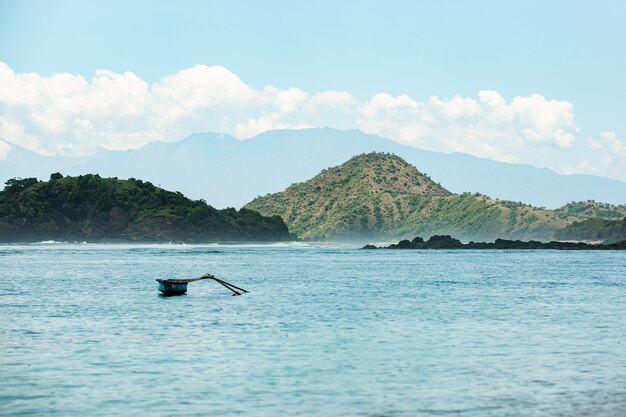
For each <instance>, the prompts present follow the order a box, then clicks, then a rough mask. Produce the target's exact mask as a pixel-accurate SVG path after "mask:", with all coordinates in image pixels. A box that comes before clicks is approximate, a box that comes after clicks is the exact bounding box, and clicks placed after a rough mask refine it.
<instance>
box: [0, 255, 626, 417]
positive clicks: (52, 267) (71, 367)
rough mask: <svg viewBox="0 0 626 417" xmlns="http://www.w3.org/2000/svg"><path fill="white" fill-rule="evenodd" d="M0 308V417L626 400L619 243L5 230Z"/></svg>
mask: <svg viewBox="0 0 626 417" xmlns="http://www.w3.org/2000/svg"><path fill="white" fill-rule="evenodd" d="M205 272H211V273H213V274H215V275H216V276H218V277H221V278H223V279H225V280H227V281H230V282H232V283H234V284H235V285H238V286H241V287H243V288H246V289H248V290H250V293H249V294H246V295H243V296H241V297H232V296H230V295H229V293H228V292H227V291H226V290H225V289H224V288H223V287H221V286H219V285H217V284H215V283H213V282H207V281H203V282H197V283H191V284H189V293H188V295H186V296H181V297H169V298H164V297H159V296H158V295H157V288H156V287H157V284H156V282H155V278H164V277H194V276H198V275H201V274H203V273H205ZM0 317H1V319H2V326H1V327H0V414H2V415H36V416H50V415H58V416H112V415H133V416H172V415H177V416H205V415H215V416H372V417H374V416H379V417H380V416H430V415H434V416H442V415H444V416H446V415H452V416H624V415H626V253H623V252H622V253H619V252H557V251H534V252H533V251H509V252H507V251H475V252H473V251H456V252H455V251H361V250H358V249H356V248H352V247H330V246H306V245H283V246H281V245H278V246H216V245H213V246H121V245H119V246H118V245H111V246H107V245H87V244H83V245H80V244H79V245H67V244H39V245H28V246H0Z"/></svg>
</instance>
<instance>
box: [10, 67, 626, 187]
mask: <svg viewBox="0 0 626 417" xmlns="http://www.w3.org/2000/svg"><path fill="white" fill-rule="evenodd" d="M313 126H317V127H323V126H330V127H337V128H342V129H350V128H356V127H358V128H360V129H361V130H363V131H364V132H366V133H373V134H378V135H381V136H384V137H387V138H389V139H393V140H396V141H398V142H401V143H404V144H406V145H410V146H415V147H421V148H426V149H432V150H438V151H446V152H450V151H457V152H467V153H471V154H474V155H477V156H482V157H487V158H492V159H496V160H500V161H508V162H526V163H531V164H536V165H541V166H549V167H552V168H555V169H560V170H561V171H562V172H593V173H603V175H611V176H613V177H616V178H621V179H625V180H626V174H625V173H621V169H620V166H621V167H623V166H625V164H624V162H626V161H625V158H626V156H625V155H626V146H625V145H624V142H622V141H621V140H620V139H618V138H617V135H616V134H615V133H613V132H602V133H601V134H600V135H599V136H598V137H596V138H593V139H592V138H589V139H585V140H580V139H578V138H577V136H578V134H579V129H578V127H577V125H576V120H575V116H574V106H573V105H572V104H571V103H569V102H567V101H561V100H554V99H546V98H545V97H544V96H542V95H540V94H532V95H530V96H527V97H515V98H513V99H512V100H511V101H508V102H507V100H506V99H505V98H504V97H503V96H502V95H501V94H500V93H498V92H497V91H492V90H483V91H479V92H478V95H477V97H462V96H458V95H457V96H454V97H452V98H442V97H437V96H432V97H428V98H426V99H422V100H419V99H416V98H414V97H409V96H407V95H399V96H393V95H390V94H387V93H384V92H381V93H378V94H375V95H373V96H372V97H371V98H369V100H366V101H363V102H362V101H360V100H359V99H358V98H356V97H355V96H353V95H352V94H350V93H348V92H346V91H322V92H317V93H313V94H311V93H309V92H306V91H303V90H301V89H299V88H296V87H291V88H288V89H283V90H281V89H278V88H276V87H273V86H265V87H263V88H253V87H251V86H249V85H247V84H246V83H245V82H243V81H242V80H241V79H240V78H239V77H238V76H237V75H236V74H234V73H232V72H231V71H229V70H228V69H226V68H224V67H222V66H206V65H196V66H194V67H191V68H186V69H182V70H180V71H178V72H176V73H174V74H171V75H168V76H166V77H163V78H162V79H160V80H158V81H157V82H154V83H152V84H149V83H147V82H145V81H144V80H142V79H141V78H140V77H138V76H137V75H136V74H134V73H132V72H124V73H116V72H112V71H108V70H98V71H96V72H95V74H94V76H93V77H92V78H91V79H86V78H84V77H83V76H81V75H77V74H68V73H59V74H52V75H50V76H41V75H39V74H36V73H16V72H14V71H13V70H12V69H11V68H10V67H9V66H8V65H6V64H5V63H2V62H0V138H2V139H4V140H5V141H7V142H8V143H13V144H17V145H20V146H23V147H25V148H28V149H31V150H34V151H36V152H39V153H42V154H86V153H89V152H91V151H93V150H94V149H96V148H97V147H99V146H101V147H104V148H107V149H120V150H122V149H129V148H138V147H140V146H142V145H144V144H146V143H148V142H151V141H155V140H165V141H172V140H179V139H181V138H183V137H185V136H187V135H189V134H191V133H193V132H206V131H214V132H222V133H230V134H233V135H235V136H237V137H239V138H240V139H246V138H249V137H252V136H254V135H256V134H258V133H261V132H264V131H267V130H272V129H285V128H290V129H301V128H307V127H313ZM7 146H9V145H8V144H6V143H5V144H4V145H1V144H0V157H3V158H6V154H7V152H8V150H7V149H10V148H7Z"/></svg>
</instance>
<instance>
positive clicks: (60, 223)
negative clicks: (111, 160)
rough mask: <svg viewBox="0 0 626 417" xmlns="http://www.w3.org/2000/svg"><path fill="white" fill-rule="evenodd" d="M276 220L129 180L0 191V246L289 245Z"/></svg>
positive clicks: (34, 184)
mask: <svg viewBox="0 0 626 417" xmlns="http://www.w3.org/2000/svg"><path fill="white" fill-rule="evenodd" d="M292 237H293V236H291V235H290V234H289V232H288V230H287V226H286V225H285V224H284V222H283V221H282V219H281V218H280V217H278V216H272V217H264V216H262V215H260V214H259V213H257V212H255V211H253V210H250V209H241V210H239V211H237V210H235V209H224V210H217V209H215V208H213V207H211V206H210V205H208V204H206V202H205V201H203V200H198V201H193V200H190V199H188V198H186V197H185V196H184V195H182V194H181V193H179V192H172V191H166V190H163V189H161V188H159V187H156V186H154V185H153V184H151V183H150V182H143V181H141V180H137V179H134V178H131V179H128V180H119V179H117V178H101V177H100V176H98V175H91V174H89V175H81V176H78V177H63V176H62V175H61V174H52V175H51V176H50V180H49V181H47V182H43V181H38V180H37V179H36V178H24V179H20V178H15V179H11V180H9V181H7V182H6V187H5V188H4V190H3V191H0V241H4V242H11V241H40V240H71V241H77V240H78V241H81V240H90V241H96V240H97V241H102V240H105V241H108V240H110V241H119V240H132V241H187V242H214V241H265V240H268V241H269V240H286V239H291V238H292Z"/></svg>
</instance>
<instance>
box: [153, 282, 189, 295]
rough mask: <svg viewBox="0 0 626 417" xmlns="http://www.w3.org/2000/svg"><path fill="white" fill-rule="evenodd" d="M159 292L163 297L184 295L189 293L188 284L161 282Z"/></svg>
mask: <svg viewBox="0 0 626 417" xmlns="http://www.w3.org/2000/svg"><path fill="white" fill-rule="evenodd" d="M159 291H160V292H161V294H163V295H183V294H185V293H186V292H187V283H186V282H184V283H182V282H180V283H172V282H159Z"/></svg>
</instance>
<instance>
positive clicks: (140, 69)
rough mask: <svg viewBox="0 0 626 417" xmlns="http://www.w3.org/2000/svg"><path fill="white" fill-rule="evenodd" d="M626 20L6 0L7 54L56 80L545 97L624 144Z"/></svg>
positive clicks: (590, 10) (425, 9) (414, 9)
mask: <svg viewBox="0 0 626 417" xmlns="http://www.w3.org/2000/svg"><path fill="white" fill-rule="evenodd" d="M625 18H626V2H623V1H601V2H580V1H551V2H545V1H524V2H517V3H514V2H502V1H441V2H417V1H406V2H400V1H397V2H393V1H385V2H382V1H379V2H374V1H341V2H337V1H316V2H306V3H305V2H290V1H263V2H258V1H222V2H216V1H212V2H209V1H197V2H196V1H132V2H129V1H103V2H94V1H62V0H61V1H28V0H22V1H6V0H0V61H2V62H4V63H5V64H6V65H7V66H8V67H10V69H11V70H12V71H13V72H15V73H25V72H34V73H37V74H39V75H41V76H43V77H46V76H49V75H51V74H53V73H65V72H67V73H71V74H79V75H81V76H83V77H84V78H85V79H87V80H90V79H91V78H92V77H93V76H94V73H95V71H96V70H98V69H106V70H109V71H112V72H115V73H118V74H122V73H124V72H125V71H130V72H132V73H134V74H136V75H137V77H138V78H140V79H141V80H143V81H145V82H146V83H148V84H149V85H151V84H152V83H156V82H158V81H159V80H161V79H162V78H163V77H165V76H168V75H171V74H175V73H177V72H178V71H180V70H182V69H185V68H191V67H194V66H195V65H198V64H202V65H206V66H208V67H212V66H218V65H219V66H223V67H225V68H227V69H228V70H229V71H231V72H232V73H234V74H236V75H237V76H238V77H239V78H240V79H241V80H242V81H243V82H244V83H245V84H246V85H248V86H250V87H251V88H254V89H257V90H261V89H263V88H264V87H265V86H268V85H271V86H274V87H276V88H277V89H279V90H287V89H288V88H290V87H296V88H298V89H300V90H302V91H304V92H306V93H307V94H310V95H313V94H315V93H317V92H321V91H328V90H333V91H341V92H344V91H345V92H349V93H350V94H351V95H353V96H354V97H356V98H358V99H359V100H361V101H363V102H366V101H368V100H370V99H371V98H372V97H373V96H375V95H376V94H378V93H380V92H384V93H387V94H389V95H391V96H393V97H398V96H401V95H407V96H409V97H411V98H413V99H415V100H417V101H418V102H420V103H421V102H425V101H427V100H428V98H429V97H432V96H437V97H440V98H452V97H454V96H456V95H458V96H460V97H473V98H474V99H476V100H477V95H478V92H479V91H481V90H494V91H497V92H498V93H499V94H500V95H501V96H502V97H503V98H504V99H505V100H506V101H507V102H510V101H511V100H513V99H514V98H515V97H530V96H531V95H532V94H534V93H537V94H540V95H541V96H542V97H544V98H545V99H546V100H548V101H549V100H558V101H561V102H567V103H570V104H571V105H572V106H573V110H572V113H573V114H575V129H574V130H575V136H576V138H577V140H578V141H579V142H580V141H582V140H586V139H587V138H592V139H593V140H601V139H598V138H600V134H601V132H611V134H612V135H613V136H614V137H615V138H617V140H619V141H620V142H621V143H623V140H624V138H625V137H626V118H624V117H623V115H624V114H626V104H625V100H624V97H625V94H626V81H624V74H626V54H624V53H623V49H624V42H625V41H626V25H624V24H623V22H624V20H625ZM335 119H337V118H336V117H335ZM307 124H311V123H308V122H307ZM331 124H332V123H331ZM285 125H287V124H285ZM343 125H345V126H343ZM351 125H352V124H351V123H349V122H345V123H338V126H337V127H350V126H351ZM289 126H295V125H294V124H293V123H292V124H291V125H289ZM357 127H360V125H358V126H357ZM373 133H385V132H382V131H381V132H378V131H375V132H373ZM5 139H6V138H5ZM9 139H10V138H9ZM393 139H396V138H393ZM405 142H406V141H405ZM433 147H434V148H436V146H433ZM442 150H446V149H442ZM447 150H463V148H462V147H461V148H459V149H454V148H449V149H447ZM470 151H471V150H470ZM516 152H517V151H516ZM524 152H525V151H519V152H518V153H520V154H521V155H523V154H524ZM569 152H570V154H572V151H569ZM475 153H476V152H475ZM478 153H480V152H478ZM574 153H576V152H574ZM584 153H585V151H584V150H580V152H578V153H577V154H578V155H583V154H584ZM528 154H532V152H528ZM548 154H550V152H548V153H547V154H546V155H548ZM494 155H495V154H494ZM481 156H482V155H481ZM546 158H548V159H546ZM550 158H558V156H552V155H551V154H550V155H548V156H546V157H544V158H543V159H542V158H540V159H538V160H526V159H528V158H525V157H524V158H521V159H520V160H519V161H520V162H530V163H534V164H536V165H544V166H551V163H550V161H551V159H550ZM563 158H564V160H565V159H567V158H570V160H571V161H570V160H568V162H567V163H568V164H569V165H572V164H573V163H574V162H576V161H575V159H576V158H577V157H576V156H572V155H569V156H567V157H565V156H564V157H563ZM578 158H580V156H578ZM595 163H596V165H597V164H599V163H600V162H597V161H596V162H595ZM552 165H554V167H555V168H557V169H558V167H557V165H558V163H557V162H553V163H552Z"/></svg>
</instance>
